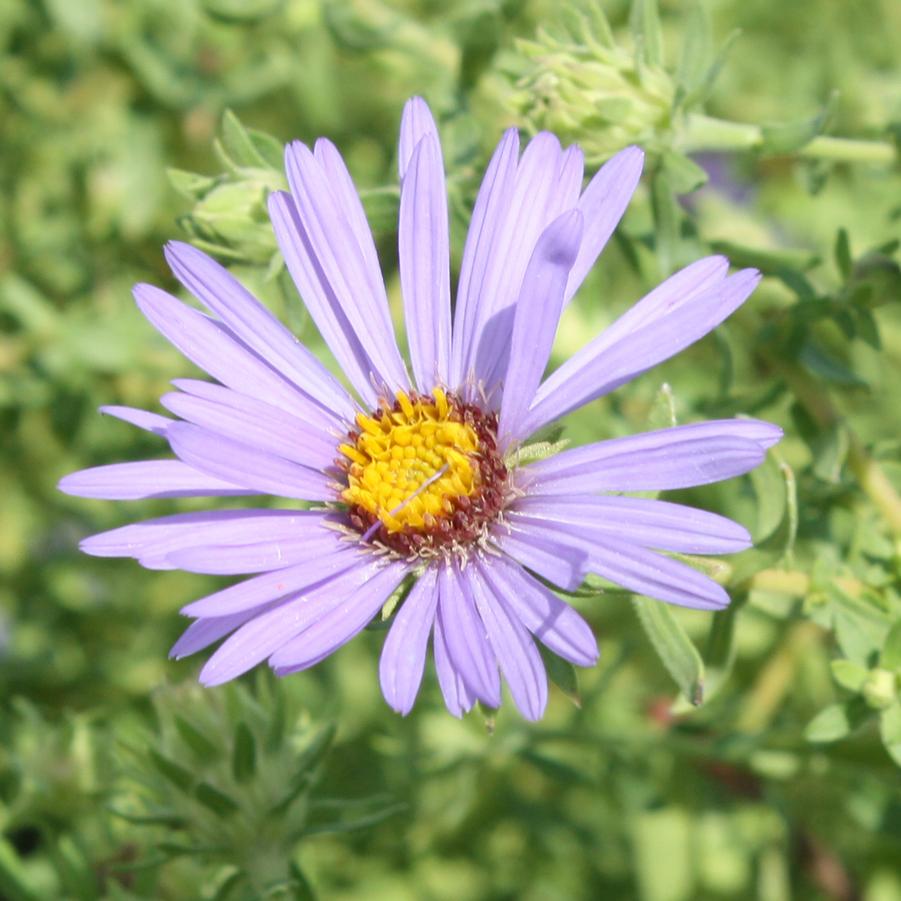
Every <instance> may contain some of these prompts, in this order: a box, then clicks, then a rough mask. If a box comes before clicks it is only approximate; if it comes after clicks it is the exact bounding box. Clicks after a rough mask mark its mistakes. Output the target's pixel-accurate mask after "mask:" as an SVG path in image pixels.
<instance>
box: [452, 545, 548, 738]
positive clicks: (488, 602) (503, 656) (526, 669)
mask: <svg viewBox="0 0 901 901" xmlns="http://www.w3.org/2000/svg"><path fill="white" fill-rule="evenodd" d="M463 578H465V579H466V580H467V582H468V583H469V586H470V590H471V592H472V596H473V599H474V601H475V604H476V607H477V609H478V612H479V616H480V617H481V619H482V622H483V623H484V624H485V630H486V631H487V633H488V641H489V642H490V644H491V648H492V650H493V651H494V653H495V655H496V657H497V661H498V663H499V664H500V668H501V672H502V673H503V674H504V679H506V681H507V685H508V686H509V687H510V694H511V695H513V700H514V702H515V703H516V706H517V707H518V708H519V710H520V712H521V713H522V715H523V716H524V717H525V718H526V719H527V720H533V721H534V720H540V719H541V717H542V714H543V713H544V709H545V707H546V706H547V673H546V672H545V669H544V663H543V662H542V660H541V655H540V654H539V653H538V648H536V647H535V642H534V641H532V637H531V636H530V635H529V633H528V631H527V630H526V628H525V627H524V626H523V624H522V623H521V622H520V621H519V619H518V618H517V616H516V615H515V614H514V613H513V612H512V611H511V610H510V608H509V607H508V605H507V601H506V599H505V598H504V597H503V596H502V595H500V594H497V593H495V592H494V591H493V590H492V588H491V586H490V585H489V583H488V582H487V581H486V580H485V576H484V563H483V562H482V561H475V562H474V565H473V566H470V567H469V568H468V569H467V571H466V573H464V575H463Z"/></svg>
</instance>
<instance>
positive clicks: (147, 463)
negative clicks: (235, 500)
mask: <svg viewBox="0 0 901 901" xmlns="http://www.w3.org/2000/svg"><path fill="white" fill-rule="evenodd" d="M57 487H58V488H59V490H60V491H62V492H64V493H65V494H74V495H75V496H76V497H93V498H101V499H103V500H116V501H132V500H141V499H143V498H151V497H223V496H228V495H239V494H259V493H260V492H258V491H255V490H254V489H251V488H248V487H246V486H242V485H236V484H234V483H233V482H228V481H224V480H223V479H218V478H216V477H215V476H211V475H209V474H208V473H205V472H200V471H199V470H197V469H194V468H193V467H192V466H188V465H187V464H186V463H182V461H181V460H142V461H140V462H136V463H111V464H109V465H108V466H95V467H93V468H92V469H82V470H81V471H80V472H73V473H70V474H69V475H67V476H63V477H62V478H61V479H60V481H59V485H58V486H57Z"/></svg>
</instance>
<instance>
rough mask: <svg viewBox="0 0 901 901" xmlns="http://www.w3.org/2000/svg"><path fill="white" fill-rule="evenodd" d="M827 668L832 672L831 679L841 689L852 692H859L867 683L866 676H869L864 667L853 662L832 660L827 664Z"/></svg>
mask: <svg viewBox="0 0 901 901" xmlns="http://www.w3.org/2000/svg"><path fill="white" fill-rule="evenodd" d="M829 668H830V669H831V670H832V678H833V679H835V681H836V682H838V684H839V685H841V687H842V688H847V689H848V691H853V692H859V691H860V689H861V688H863V684H864V682H866V681H867V676H868V675H869V674H870V671H869V670H868V669H867V668H866V667H865V666H862V665H861V664H859V663H856V662H855V661H853V660H845V659H840V660H833V661H832V663H830V664H829Z"/></svg>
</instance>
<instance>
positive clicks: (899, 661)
mask: <svg viewBox="0 0 901 901" xmlns="http://www.w3.org/2000/svg"><path fill="white" fill-rule="evenodd" d="M879 664H880V665H881V666H882V668H883V669H887V670H892V671H894V672H896V673H899V674H901V619H899V620H898V621H897V622H896V623H895V624H894V625H893V626H892V627H891V629H889V633H888V635H886V637H885V644H884V645H883V646H882V652H881V653H880V655H879Z"/></svg>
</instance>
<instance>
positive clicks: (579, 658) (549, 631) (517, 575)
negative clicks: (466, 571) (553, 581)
mask: <svg viewBox="0 0 901 901" xmlns="http://www.w3.org/2000/svg"><path fill="white" fill-rule="evenodd" d="M481 573H482V576H483V577H484V578H485V580H486V581H487V582H488V584H489V585H490V586H491V589H492V591H493V593H494V594H495V595H496V596H501V597H503V598H504V600H505V601H506V603H507V606H508V607H509V608H510V610H511V611H512V612H513V613H514V614H515V615H516V617H517V618H518V619H519V621H520V622H521V623H522V624H523V625H524V626H525V627H526V628H527V629H528V630H529V631H530V632H531V633H532V634H533V635H534V636H535V637H536V638H537V639H538V640H539V641H541V642H542V644H544V645H546V646H547V647H548V648H550V650H552V651H553V652H554V653H555V654H557V655H558V656H560V657H562V658H563V659H564V660H568V661H569V662H570V663H574V664H576V665H577V666H594V664H595V663H597V660H598V655H599V651H598V643H597V640H596V639H595V637H594V633H593V632H592V631H591V626H589V625H588V623H586V622H585V620H584V619H582V617H581V616H580V615H579V614H578V613H577V612H576V611H575V610H574V609H573V608H572V607H570V605H569V604H566V603H564V602H563V601H561V600H560V598H558V597H557V595H555V594H554V593H553V592H552V591H550V590H549V589H547V588H545V587H544V585H542V584H541V583H540V582H538V581H536V580H535V579H533V578H532V577H531V576H530V575H529V574H528V573H527V572H525V570H523V568H522V567H521V566H518V565H517V564H515V563H509V562H508V561H506V560H504V559H499V560H492V559H488V558H486V559H485V560H484V563H483V565H482V567H481Z"/></svg>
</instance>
